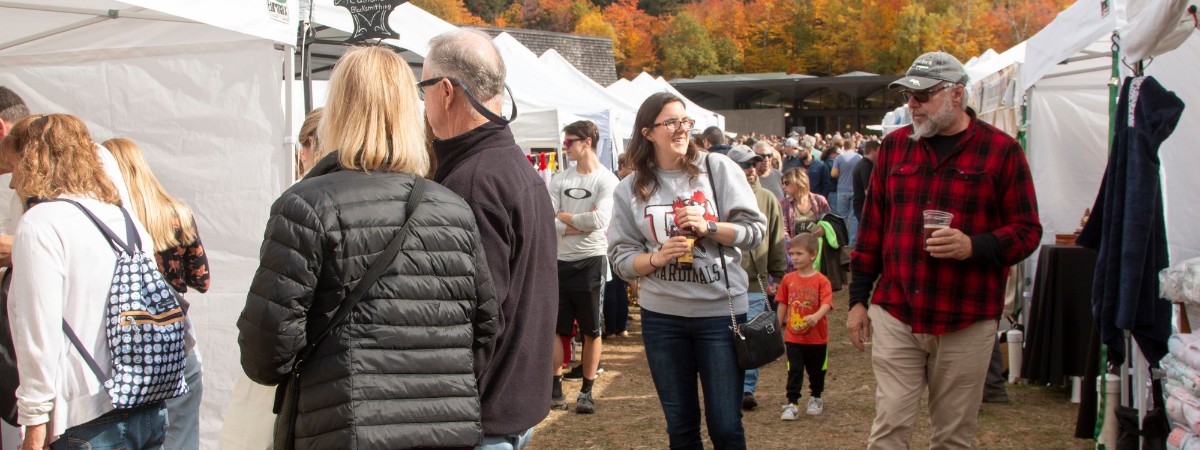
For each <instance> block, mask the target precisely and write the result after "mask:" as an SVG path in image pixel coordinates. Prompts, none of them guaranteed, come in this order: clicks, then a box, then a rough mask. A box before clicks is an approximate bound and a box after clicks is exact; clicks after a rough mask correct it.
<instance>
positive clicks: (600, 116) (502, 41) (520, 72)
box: [492, 33, 614, 161]
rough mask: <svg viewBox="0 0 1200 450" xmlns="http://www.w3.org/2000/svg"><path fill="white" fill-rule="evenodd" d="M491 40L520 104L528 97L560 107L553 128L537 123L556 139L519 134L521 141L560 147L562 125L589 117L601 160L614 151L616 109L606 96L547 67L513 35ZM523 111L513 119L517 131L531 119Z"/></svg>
mask: <svg viewBox="0 0 1200 450" xmlns="http://www.w3.org/2000/svg"><path fill="white" fill-rule="evenodd" d="M492 43H494V44H495V45H496V48H497V49H499V50H500V56H501V58H503V59H504V65H505V67H507V68H508V76H507V78H506V79H505V81H506V82H507V83H508V85H509V87H510V88H512V91H513V96H514V97H515V98H516V100H517V104H518V105H519V106H520V105H521V104H522V102H524V101H526V100H529V101H532V102H535V103H538V104H542V105H552V106H553V107H554V108H556V109H557V110H558V114H557V115H558V120H557V123H556V124H555V126H554V128H553V129H551V128H549V126H548V125H549V124H544V123H538V124H537V126H538V127H543V128H545V131H546V132H547V133H553V134H552V136H553V141H551V142H545V141H543V140H540V139H539V140H533V139H529V138H522V137H521V136H518V143H519V144H521V145H522V146H523V147H541V148H558V147H559V146H560V145H561V144H560V143H561V142H562V139H561V133H560V130H562V127H564V126H566V125H567V124H569V123H571V122H574V121H577V120H590V121H592V122H593V123H595V124H596V127H597V128H599V129H600V142H597V143H596V150H597V151H598V152H599V153H600V154H601V160H602V161H604V156H605V155H611V154H612V153H611V152H612V150H613V138H612V133H613V128H614V127H613V113H612V107H611V106H609V104H608V103H607V101H606V100H604V99H602V98H599V97H597V96H595V95H594V94H592V93H590V92H588V91H583V90H579V89H576V88H574V86H573V84H572V83H571V82H570V81H569V80H567V79H565V78H564V77H561V76H557V75H556V74H555V73H554V72H553V71H551V70H550V69H548V68H546V66H545V65H544V64H542V62H541V61H540V60H538V57H537V55H536V54H534V53H533V52H532V51H530V50H529V49H528V48H526V47H525V46H524V45H522V44H521V43H520V42H517V40H516V38H513V37H512V35H510V34H508V33H500V35H498V36H496V37H495V38H493V39H492ZM522 114H523V113H520V112H519V113H518V114H517V120H516V121H515V122H513V131H514V134H516V132H517V130H518V129H519V128H518V127H519V126H522V125H521V124H519V122H522V121H523V120H530V118H525V117H522ZM547 144H548V145H547ZM610 159H611V158H610Z"/></svg>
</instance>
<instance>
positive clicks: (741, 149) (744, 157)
mask: <svg viewBox="0 0 1200 450" xmlns="http://www.w3.org/2000/svg"><path fill="white" fill-rule="evenodd" d="M728 155H729V158H730V159H732V160H733V162H736V163H738V164H745V163H751V162H759V161H762V160H763V157H762V155H759V154H757V153H754V151H753V150H750V147H747V146H745V145H735V146H733V148H731V149H729V153H728Z"/></svg>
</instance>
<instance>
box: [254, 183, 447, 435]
mask: <svg viewBox="0 0 1200 450" xmlns="http://www.w3.org/2000/svg"><path fill="white" fill-rule="evenodd" d="M426 183H427V181H425V179H424V178H422V177H419V176H418V177H415V182H414V183H413V187H412V190H411V191H409V193H408V203H407V204H405V205H404V212H405V219H404V225H403V226H401V227H400V231H399V232H397V233H396V236H395V237H393V238H392V241H391V242H389V243H388V246H387V248H386V249H385V250H384V251H383V253H380V254H379V256H376V257H375V260H374V261H371V266H370V267H369V268H368V269H367V273H366V274H364V275H363V277H362V279H360V280H359V281H358V284H357V285H355V286H354V289H353V290H351V291H350V294H349V295H347V296H346V299H345V300H343V301H342V304H341V305H339V306H338V309H337V313H335V314H334V315H333V318H332V319H330V321H329V326H327V327H325V330H324V331H322V332H321V334H319V335H317V338H316V339H313V340H312V341H311V342H309V344H308V346H306V347H305V348H304V350H302V351H301V352H300V355H299V356H297V357H296V362H295V364H293V365H292V371H291V373H289V374H288V377H287V378H285V379H284V381H283V382H281V383H279V387H277V388H276V389H275V405H274V407H273V412H274V413H275V414H278V415H277V416H276V417H275V435H274V449H275V450H292V449H294V448H295V447H296V441H295V439H296V432H295V430H296V415H297V412H298V409H297V407H298V406H299V401H300V372H301V371H303V369H304V362H305V361H306V360H307V359H308V357H309V356H310V355H311V354H312V353H313V351H315V350H316V349H317V345H319V344H320V343H321V341H322V340H324V339H325V337H326V336H328V335H329V334H330V333H331V332H333V328H334V327H336V326H338V325H340V324H341V323H342V321H344V320H345V319H346V317H347V316H349V315H350V310H352V309H354V306H355V305H357V304H358V301H359V300H362V297H363V295H364V294H366V293H367V289H370V288H371V286H372V285H374V284H375V281H376V280H378V279H379V276H380V275H383V271H384V270H385V269H387V266H388V265H390V264H391V262H392V261H394V260H395V259H396V254H398V253H400V245H401V244H402V243H403V242H404V236H405V235H406V234H408V229H409V225H411V224H412V218H413V213H414V212H416V210H417V206H418V205H419V204H420V203H421V198H422V197H423V196H424V195H425V184H426Z"/></svg>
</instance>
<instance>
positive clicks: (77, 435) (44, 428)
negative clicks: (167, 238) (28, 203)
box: [0, 114, 166, 450]
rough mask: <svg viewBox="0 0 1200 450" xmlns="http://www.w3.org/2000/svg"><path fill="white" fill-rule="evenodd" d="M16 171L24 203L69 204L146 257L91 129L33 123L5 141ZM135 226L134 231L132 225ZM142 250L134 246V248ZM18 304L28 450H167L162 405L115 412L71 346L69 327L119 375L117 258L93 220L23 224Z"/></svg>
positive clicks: (20, 395)
mask: <svg viewBox="0 0 1200 450" xmlns="http://www.w3.org/2000/svg"><path fill="white" fill-rule="evenodd" d="M0 147H3V148H0V155H4V157H5V158H6V159H7V160H9V161H13V162H15V164H13V178H12V183H11V186H12V187H13V188H14V189H15V190H16V191H17V195H19V196H20V198H21V199H23V200H24V199H68V200H73V201H75V202H78V204H79V205H80V206H81V207H82V208H85V209H86V210H87V211H89V212H90V213H91V214H93V215H94V216H95V217H96V218H97V220H98V221H99V222H100V223H103V224H104V225H105V226H106V227H108V228H109V229H112V230H125V229H126V227H127V226H132V227H133V229H134V230H135V232H136V236H137V240H138V241H140V242H138V244H140V245H141V248H146V249H148V248H151V247H152V246H153V241H152V240H151V238H150V235H149V234H148V233H147V232H146V230H145V229H143V228H142V226H141V225H140V224H138V223H137V221H136V220H133V219H132V218H131V217H130V216H129V214H128V213H126V212H123V211H122V209H121V208H120V204H121V200H120V197H119V195H118V191H117V188H116V185H115V184H114V183H113V182H112V180H110V179H109V177H108V176H107V175H106V174H105V171H104V168H103V166H102V164H101V162H100V157H99V155H98V154H97V151H96V144H95V143H94V142H93V141H92V138H91V136H90V135H89V133H88V130H87V126H85V125H84V124H83V122H82V121H81V120H79V119H78V118H75V117H73V116H70V115H66V114H51V115H44V116H30V117H27V118H25V119H23V120H21V121H19V122H17V123H16V124H15V126H14V127H13V129H12V133H11V134H9V135H8V136H6V137H5V139H4V140H2V141H0ZM130 223H132V225H129V224H130ZM131 244H132V243H131ZM13 249H14V252H13V266H14V267H16V270H15V271H14V272H13V279H12V287H11V298H13V299H20V301H14V302H11V303H9V312H10V314H11V317H12V320H10V325H11V327H12V337H13V344H14V347H15V350H16V354H17V367H18V371H19V373H20V376H19V378H20V387H18V388H17V391H16V397H17V409H18V420H19V421H20V423H21V424H22V425H25V440H24V442H23V443H22V444H21V449H22V450H33V449H42V448H46V447H50V448H129V449H142V448H161V447H162V445H163V434H164V433H163V428H164V427H165V426H166V409H165V408H164V407H163V402H161V401H159V402H155V403H151V404H147V405H143V406H140V407H136V408H132V409H122V410H120V411H114V410H113V400H112V399H111V398H110V397H109V395H108V393H107V391H106V390H105V388H104V385H103V384H102V383H103V380H100V379H99V377H98V376H96V375H93V371H92V369H91V368H90V367H89V365H88V363H87V362H86V360H85V359H84V358H83V357H82V356H81V354H80V353H79V352H78V351H76V350H75V349H74V348H72V344H71V343H68V341H67V339H66V338H65V337H64V331H63V328H64V324H66V325H67V326H69V327H70V328H71V329H72V330H73V331H74V334H75V335H76V336H77V338H78V340H79V345H80V346H81V347H82V348H86V349H91V350H92V351H91V352H90V355H91V357H92V358H93V359H94V360H95V363H96V366H98V368H99V370H101V371H107V370H111V367H112V360H111V356H110V354H109V352H108V351H106V350H107V348H108V343H107V342H106V339H105V338H104V336H105V323H104V322H105V315H106V310H107V308H108V295H109V289H110V287H112V283H113V268H114V267H115V266H116V263H117V256H116V253H115V252H114V251H113V247H112V246H111V245H110V243H109V241H108V239H107V238H105V235H104V234H103V233H101V232H100V231H99V230H97V227H96V225H95V224H93V223H92V220H91V219H89V218H88V216H87V215H85V213H84V212H83V211H81V210H80V209H79V207H76V206H75V205H71V204H69V203H64V202H45V203H39V204H37V205H36V206H33V207H31V208H30V209H29V210H28V211H26V212H25V214H24V215H22V216H21V219H20V222H18V223H17V230H16V236H15V238H14V244H13Z"/></svg>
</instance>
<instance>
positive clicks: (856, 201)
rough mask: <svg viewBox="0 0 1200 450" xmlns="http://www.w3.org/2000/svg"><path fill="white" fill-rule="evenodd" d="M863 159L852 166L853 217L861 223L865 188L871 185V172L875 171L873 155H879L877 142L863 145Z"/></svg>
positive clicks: (865, 198) (865, 199) (868, 142)
mask: <svg viewBox="0 0 1200 450" xmlns="http://www.w3.org/2000/svg"><path fill="white" fill-rule="evenodd" d="M862 152H863V159H862V161H859V162H858V165H856V166H854V173H853V174H851V175H852V176H853V177H854V180H853V181H854V197H853V200H851V203H853V207H854V210H853V213H854V217H856V218H858V220H859V222H861V221H862V211H863V204H864V203H866V202H867V187H869V186H870V184H871V171H872V170H875V155H876V154H878V153H879V141H867V142H866V143H865V144H863V149H862Z"/></svg>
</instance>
